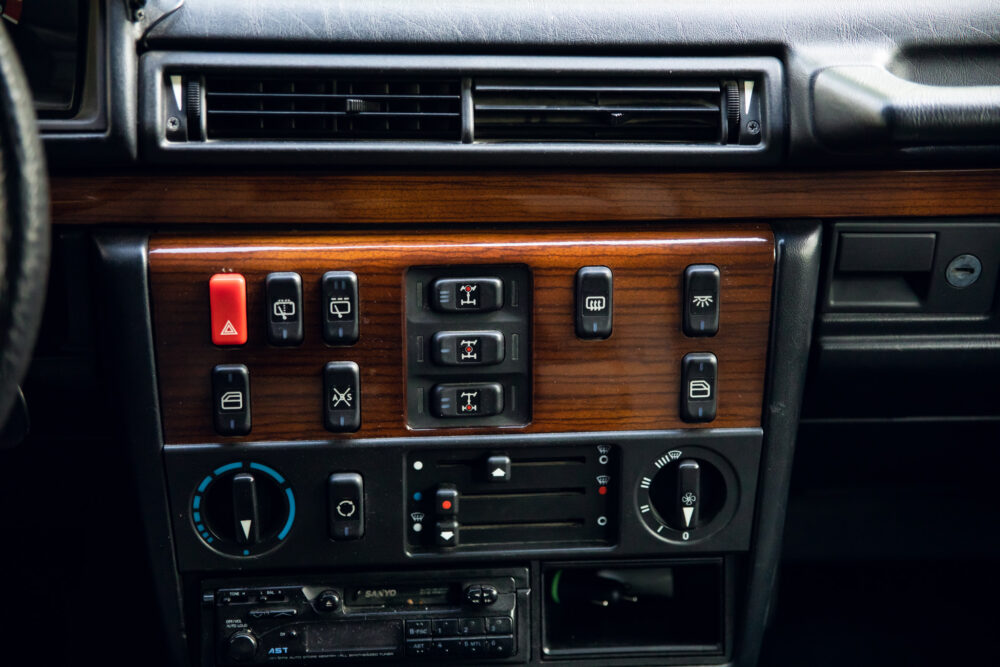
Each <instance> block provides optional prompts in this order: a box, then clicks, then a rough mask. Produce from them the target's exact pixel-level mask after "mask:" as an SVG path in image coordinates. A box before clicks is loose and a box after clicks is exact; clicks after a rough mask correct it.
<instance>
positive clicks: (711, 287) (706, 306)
mask: <svg viewBox="0 0 1000 667" xmlns="http://www.w3.org/2000/svg"><path fill="white" fill-rule="evenodd" d="M720 281H721V277H720V274H719V267H717V266H715V265H714V264H693V265H691V266H689V267H687V268H686V269H684V333H685V335H688V336H714V335H715V334H717V333H719V306H720V304H719V284H720Z"/></svg>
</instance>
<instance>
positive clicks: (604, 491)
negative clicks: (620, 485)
mask: <svg viewBox="0 0 1000 667" xmlns="http://www.w3.org/2000/svg"><path fill="white" fill-rule="evenodd" d="M597 492H598V493H599V494H601V495H602V496H603V495H605V494H607V492H608V487H606V486H602V487H601V488H599V489H598V490H597Z"/></svg>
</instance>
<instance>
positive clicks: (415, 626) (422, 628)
mask: <svg viewBox="0 0 1000 667" xmlns="http://www.w3.org/2000/svg"><path fill="white" fill-rule="evenodd" d="M430 636H431V622H430V621H407V622H406V638H407V639H417V638H419V637H430Z"/></svg>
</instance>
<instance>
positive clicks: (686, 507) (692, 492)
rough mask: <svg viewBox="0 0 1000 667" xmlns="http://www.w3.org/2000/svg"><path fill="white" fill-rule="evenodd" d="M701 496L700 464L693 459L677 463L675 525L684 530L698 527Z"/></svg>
mask: <svg viewBox="0 0 1000 667" xmlns="http://www.w3.org/2000/svg"><path fill="white" fill-rule="evenodd" d="M699 498H701V465H700V464H699V463H698V462H697V461H695V460H693V459H684V460H683V461H681V462H680V463H678V464H677V525H678V526H680V527H683V528H684V529H685V530H691V529H692V528H697V527H698V518H699V517H698V500H699Z"/></svg>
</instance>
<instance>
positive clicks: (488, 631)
mask: <svg viewBox="0 0 1000 667" xmlns="http://www.w3.org/2000/svg"><path fill="white" fill-rule="evenodd" d="M528 592H529V591H528V572H527V570H526V569H523V568H508V569H503V570H480V571H460V572H434V573H428V574H427V575H426V576H414V575H413V574H412V573H410V574H386V575H364V576H360V575H359V576H354V577H352V576H348V575H341V576H338V577H311V578H307V579H306V578H303V579H299V580H292V581H289V580H284V581H281V580H275V579H261V580H252V581H240V582H239V583H238V585H233V582H226V581H209V582H205V583H204V584H203V586H202V602H203V605H204V613H203V616H202V618H203V623H202V630H203V634H202V636H203V638H204V641H203V652H204V664H214V663H217V664H223V665H236V664H263V663H268V662H272V661H281V662H282V663H287V662H293V663H294V662H296V661H299V660H302V661H305V660H308V661H309V664H316V660H321V661H323V660H329V661H333V662H336V661H347V660H351V661H363V660H365V659H376V658H406V659H410V658H430V659H432V660H435V661H436V660H440V659H457V660H471V661H477V662H478V661H480V660H491V661H493V660H496V661H506V662H513V661H523V660H524V659H525V657H526V653H527V647H526V645H525V644H523V643H522V640H523V639H524V638H522V637H519V635H518V631H517V629H518V627H519V626H520V625H521V623H523V622H526V618H520V616H522V615H526V613H527V596H528Z"/></svg>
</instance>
